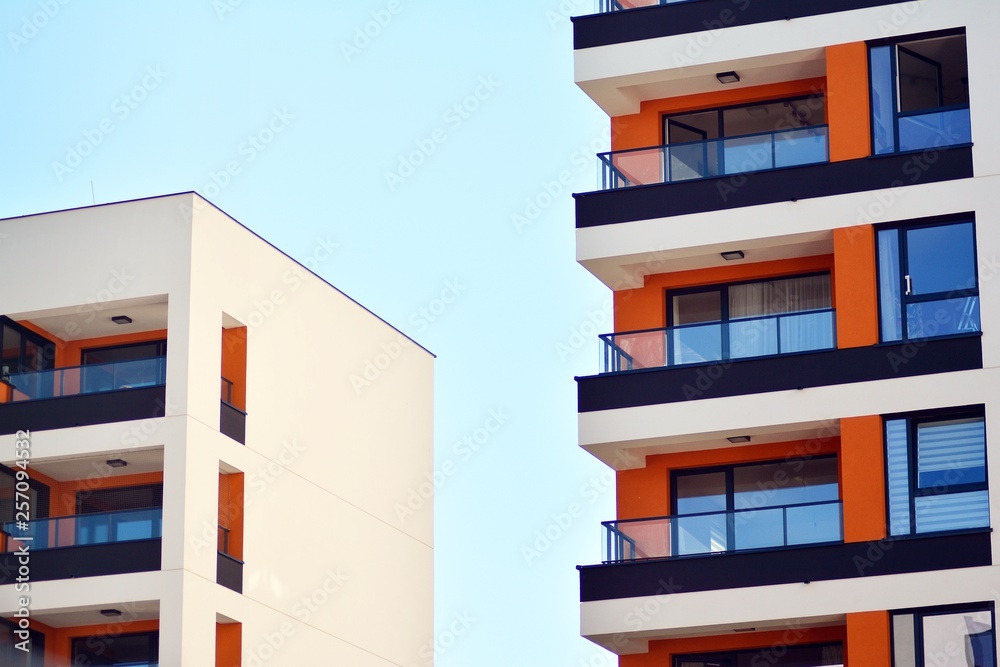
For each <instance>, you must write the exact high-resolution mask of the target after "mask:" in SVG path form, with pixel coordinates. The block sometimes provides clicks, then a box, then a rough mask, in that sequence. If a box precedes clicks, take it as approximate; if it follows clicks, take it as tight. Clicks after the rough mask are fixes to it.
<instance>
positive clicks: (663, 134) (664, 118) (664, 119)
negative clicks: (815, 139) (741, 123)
mask: <svg viewBox="0 0 1000 667" xmlns="http://www.w3.org/2000/svg"><path fill="white" fill-rule="evenodd" d="M815 98H823V108H824V114H823V116H824V118H823V122H822V123H816V125H825V124H826V122H827V117H826V116H827V113H826V92H825V91H817V92H816V93H815V94H813V95H793V96H791V97H775V98H772V99H764V100H757V101H756V102H741V103H740V104H728V105H725V106H721V107H708V108H705V109H691V110H689V111H680V112H674V111H671V112H663V113H661V114H660V138H661V140H662V145H663V146H669V145H670V143H669V139H670V133H669V131H668V125H667V124H668V123H669V122H670V121H671V120H672V119H673V118H679V117H681V116H690V115H691V114H696V113H708V112H712V111H714V112H715V113H716V117H717V118H716V120H717V131H718V133H719V136H718V138H719V139H732V138H734V137H741V136H744V135H742V134H733V135H726V134H725V133H724V129H725V126H724V122H723V114H724V113H725V112H726V111H731V110H733V109H746V108H748V107H759V106H762V105H764V104H773V103H775V102H797V101H799V100H812V99H815ZM788 129H795V128H788ZM775 131H777V128H775ZM698 132H702V130H698ZM706 140H707V139H706ZM679 143H686V142H679Z"/></svg>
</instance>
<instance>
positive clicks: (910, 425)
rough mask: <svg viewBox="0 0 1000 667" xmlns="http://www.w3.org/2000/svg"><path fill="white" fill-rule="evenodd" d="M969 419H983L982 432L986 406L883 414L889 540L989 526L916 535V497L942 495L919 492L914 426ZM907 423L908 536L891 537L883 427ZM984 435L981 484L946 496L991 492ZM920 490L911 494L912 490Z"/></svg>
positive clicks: (963, 486) (885, 440) (884, 457)
mask: <svg viewBox="0 0 1000 667" xmlns="http://www.w3.org/2000/svg"><path fill="white" fill-rule="evenodd" d="M968 418H980V419H982V420H983V427H984V431H985V426H986V406H985V404H975V405H963V406H957V407H951V408H940V409H934V410H920V411H916V412H899V413H893V414H885V415H882V460H883V465H884V474H883V484H884V486H885V518H886V535H887V536H888V537H889V539H894V540H898V539H910V538H919V537H922V536H925V535H947V534H950V533H967V532H970V531H973V532H976V531H980V530H984V529H986V528H988V527H989V526H984V527H982V528H957V529H955V530H941V531H933V532H917V515H916V500H915V499H916V498H920V497H923V496H932V495H941V492H935V491H934V489H929V490H921V489H920V488H919V484H918V482H917V466H916V460H917V454H918V451H917V437H916V436H917V427H918V426H919V425H920V424H928V423H934V422H942V421H951V420H953V419H968ZM899 419H904V420H906V422H907V424H906V455H907V466H908V468H907V471H906V473H907V478H906V479H907V485H908V496H909V505H908V508H909V515H910V529H909V531H908V532H907V533H905V534H902V535H893V534H892V515H891V507H890V505H889V447H888V444H889V442H888V435H887V432H886V428H887V425H888V422H889V421H892V420H899ZM986 437H987V436H986V434H985V433H984V434H983V470H984V475H983V481H982V482H974V483H967V484H960V485H956V489H954V490H949V491H948V492H947V493H968V492H970V491H986V492H987V494H988V493H989V491H990V488H989V479H990V470H989V456H988V452H989V443H988V442H987V440H986ZM915 489H916V490H917V491H919V492H918V493H914V490H915ZM992 523H993V520H992V517H991V518H990V525H992Z"/></svg>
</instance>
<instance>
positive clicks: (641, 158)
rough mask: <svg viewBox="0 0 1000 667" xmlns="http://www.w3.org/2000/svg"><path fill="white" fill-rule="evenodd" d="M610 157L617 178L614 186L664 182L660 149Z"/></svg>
mask: <svg viewBox="0 0 1000 667" xmlns="http://www.w3.org/2000/svg"><path fill="white" fill-rule="evenodd" d="M610 156H611V165H612V166H613V167H614V175H615V177H616V178H617V182H616V186H619V187H620V186H624V185H648V184H650V183H663V182H664V180H665V178H664V177H665V175H664V173H663V149H662V148H649V149H646V150H640V151H627V152H621V153H611V154H610ZM602 159H606V158H602ZM606 185H607V184H606Z"/></svg>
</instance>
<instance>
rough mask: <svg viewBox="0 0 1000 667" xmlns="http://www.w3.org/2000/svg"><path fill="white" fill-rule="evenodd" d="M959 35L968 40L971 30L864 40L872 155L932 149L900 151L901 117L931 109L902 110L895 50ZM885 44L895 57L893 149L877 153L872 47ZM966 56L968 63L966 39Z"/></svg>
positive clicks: (944, 108) (957, 106) (943, 108)
mask: <svg viewBox="0 0 1000 667" xmlns="http://www.w3.org/2000/svg"><path fill="white" fill-rule="evenodd" d="M958 36H965V37H966V39H968V33H967V31H966V29H965V27H964V26H963V27H961V28H947V29H944V30H934V31H931V32H925V33H918V34H915V35H901V36H898V37H886V38H882V39H873V40H870V41H868V42H866V43H865V44H866V46H867V47H868V53H867V58H868V71H867V72H866V74H867V76H868V109H869V112H868V120H869V124H870V126H871V127H870V130H869V135H870V136H869V155H870V156H871V157H883V156H889V155H898V154H900V153H922V152H925V151H927V150H930V149H927V148H917V149H913V150H909V151H901V150H900V149H899V119H900V118H906V117H908V116H915V115H920V114H925V113H927V112H928V111H929V109H920V110H918V111H900V110H899V65H898V55H897V53H896V50H897V49H899V48H906V47H905V46H904V45H905V44H908V43H911V42H920V41H924V40H930V39H942V38H946V37H958ZM883 46H889V47H893V53H892V57H891V58H890V60H889V71H890V76H891V78H892V93H893V95H892V148H893V149H892V151H891V152H883V153H878V152H876V146H875V124H874V114H875V96H874V88H875V86H874V84H873V77H872V59H871V52H872V49H875V48H879V47H883ZM908 51H911V53H912V50H910V49H908ZM915 55H917V56H919V55H920V54H915ZM965 59H966V63H968V59H969V51H968V42H966V51H965ZM970 107H971V104H951V105H947V106H937V107H933V109H934V110H937V111H951V110H955V109H969V108H970ZM966 145H970V146H971V145H972V144H971V142H970V143H969V144H948V145H947V146H938V147H936V148H945V147H949V148H950V147H954V146H966Z"/></svg>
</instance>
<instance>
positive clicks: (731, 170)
mask: <svg viewBox="0 0 1000 667" xmlns="http://www.w3.org/2000/svg"><path fill="white" fill-rule="evenodd" d="M771 141H772V137H771V135H769V134H768V135H763V136H761V135H757V136H753V137H735V138H733V139H724V140H723V141H722V146H723V148H722V151H723V164H724V165H725V167H724V172H725V173H727V174H740V173H743V172H748V171H759V170H761V169H773V168H774V156H773V154H772V146H771Z"/></svg>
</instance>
